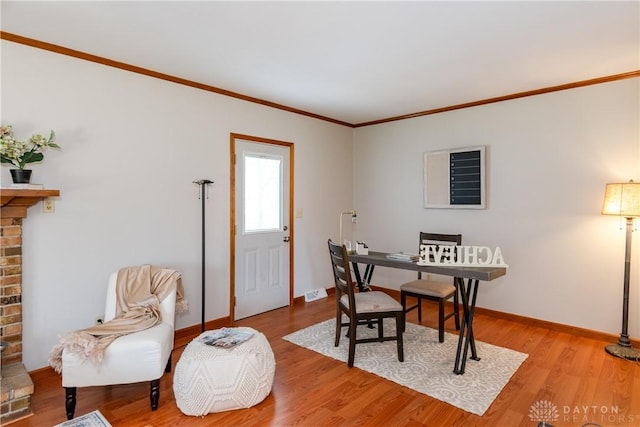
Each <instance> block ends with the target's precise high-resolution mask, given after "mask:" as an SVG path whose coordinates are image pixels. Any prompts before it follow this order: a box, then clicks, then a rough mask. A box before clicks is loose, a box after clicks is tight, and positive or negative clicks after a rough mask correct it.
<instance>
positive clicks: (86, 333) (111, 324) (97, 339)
mask: <svg viewBox="0 0 640 427" xmlns="http://www.w3.org/2000/svg"><path fill="white" fill-rule="evenodd" d="M173 289H175V290H176V312H177V313H183V312H185V311H186V310H187V301H186V299H185V298H184V289H183V286H182V278H181V275H180V273H178V272H177V271H175V270H170V269H166V268H162V267H155V266H151V265H142V266H138V267H126V268H122V269H120V270H119V271H118V278H117V281H116V314H115V317H114V318H113V319H112V320H110V321H108V322H105V323H104V324H102V325H98V326H93V327H90V328H86V329H81V330H78V331H75V332H71V333H68V334H66V335H64V336H63V337H61V338H60V341H59V342H58V344H57V345H56V346H55V347H54V348H53V349H52V350H51V353H50V354H49V365H51V367H52V368H53V369H55V370H56V372H58V373H60V372H61V371H62V351H63V350H65V349H66V350H67V351H71V352H74V353H76V354H78V355H80V356H81V357H83V358H84V359H89V360H91V361H92V362H93V363H94V364H100V363H101V362H102V359H103V356H104V351H105V349H106V348H107V346H108V345H109V344H111V343H112V342H113V341H114V340H115V339H116V338H118V337H120V336H123V335H127V334H130V333H134V332H139V331H142V330H145V329H148V328H151V327H153V326H155V325H157V324H159V323H161V322H162V318H161V315H160V302H161V301H162V300H164V298H165V297H166V296H167V295H169V294H170V293H171V291H172V290H173Z"/></svg>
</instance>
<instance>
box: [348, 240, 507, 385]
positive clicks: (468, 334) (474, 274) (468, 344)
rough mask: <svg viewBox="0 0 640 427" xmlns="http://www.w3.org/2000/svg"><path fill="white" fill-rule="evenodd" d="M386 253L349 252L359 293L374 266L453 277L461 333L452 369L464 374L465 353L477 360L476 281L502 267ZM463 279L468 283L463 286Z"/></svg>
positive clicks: (497, 274) (368, 281) (497, 272)
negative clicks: (459, 264) (433, 262)
mask: <svg viewBox="0 0 640 427" xmlns="http://www.w3.org/2000/svg"><path fill="white" fill-rule="evenodd" d="M387 255H388V253H387V252H369V254H368V255H357V254H352V255H349V262H351V264H352V265H353V272H354V275H355V276H356V281H357V282H358V288H359V290H360V291H361V292H366V291H367V290H369V285H370V284H371V278H372V276H373V269H374V267H375V266H376V265H378V266H381V267H389V268H399V269H401V270H412V271H420V272H422V273H431V274H440V275H443V276H450V277H453V278H454V280H455V281H456V282H457V284H458V289H459V290H460V302H461V303H462V310H463V315H462V323H461V325H460V335H459V337H458V350H457V352H456V361H455V364H454V367H453V372H454V373H455V374H458V375H462V374H464V368H465V366H466V363H467V355H468V353H469V348H471V358H472V359H473V360H480V358H479V357H478V352H477V351H476V343H475V340H474V338H473V314H474V312H475V307H476V297H477V295H478V283H479V282H480V280H483V281H487V282H488V281H491V280H493V279H497V278H498V277H502V276H504V275H505V274H507V269H506V268H505V267H456V266H443V265H418V264H417V263H415V262H409V261H400V260H395V259H389V258H387ZM359 263H360V264H365V265H366V268H365V272H364V275H361V274H360V268H359V267H358V264H359ZM465 279H466V280H467V284H466V287H465V282H464V281H465Z"/></svg>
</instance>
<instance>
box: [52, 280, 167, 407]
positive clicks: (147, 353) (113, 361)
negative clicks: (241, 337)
mask: <svg viewBox="0 0 640 427" xmlns="http://www.w3.org/2000/svg"><path fill="white" fill-rule="evenodd" d="M117 276H118V272H117V271H116V272H114V273H112V274H111V276H110V278H109V284H108V289H107V300H106V304H105V315H104V321H105V322H107V321H109V320H111V319H113V318H114V317H115V314H116V280H117ZM175 310H176V291H175V289H174V290H173V291H172V292H171V293H170V294H169V295H167V296H166V297H165V298H164V300H162V301H161V303H160V314H161V319H162V322H161V323H159V324H157V325H155V326H153V327H151V328H148V329H145V330H142V331H139V332H135V333H131V334H128V335H124V336H121V337H119V338H117V339H115V340H114V341H113V342H112V343H111V344H109V346H108V347H107V348H106V350H105V353H104V359H103V361H102V363H101V364H99V365H94V364H93V363H92V362H90V361H89V360H85V359H83V358H82V357H80V356H78V355H77V354H76V353H73V352H70V351H68V350H66V349H65V350H64V351H63V352H62V386H63V387H64V388H65V395H66V401H65V407H66V412H67V419H72V418H73V415H74V412H75V407H76V388H77V387H91V386H106V385H116V384H130V383H137V382H142V381H149V382H150V393H149V397H150V401H151V410H156V409H157V408H158V401H159V399H160V378H161V377H162V375H163V373H165V372H171V351H172V350H173V340H174V322H175Z"/></svg>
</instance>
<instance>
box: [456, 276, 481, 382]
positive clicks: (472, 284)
mask: <svg viewBox="0 0 640 427" xmlns="http://www.w3.org/2000/svg"><path fill="white" fill-rule="evenodd" d="M455 280H456V281H457V284H458V289H459V290H460V299H461V300H462V301H461V303H462V310H463V315H462V324H461V325H460V336H459V338H458V351H457V353H456V362H455V365H454V367H453V373H455V374H458V375H462V374H464V367H465V365H466V364H467V354H468V352H469V347H471V358H472V359H473V360H480V358H479V357H478V352H477V351H476V341H475V339H474V338H473V314H474V312H475V309H476V296H477V295H478V280H477V279H475V280H474V279H468V280H467V287H466V289H465V286H464V280H463V279H462V278H459V277H456V279H455ZM463 346H464V350H463ZM460 353H462V354H460ZM461 356H462V357H461Z"/></svg>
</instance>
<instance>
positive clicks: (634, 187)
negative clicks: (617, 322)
mask: <svg viewBox="0 0 640 427" xmlns="http://www.w3.org/2000/svg"><path fill="white" fill-rule="evenodd" d="M602 214H603V215H617V216H621V217H625V218H626V220H627V237H626V248H625V253H624V288H623V289H624V293H623V299H622V332H621V333H620V338H619V339H618V343H617V344H610V345H607V346H606V347H605V350H606V351H607V353H609V354H612V355H614V356H617V357H621V358H623V359H629V360H640V351H639V350H637V349H635V348H633V347H631V341H630V340H629V333H628V327H629V278H630V277H629V276H630V274H631V232H632V231H633V218H634V217H640V183H635V182H633V181H629V182H618V183H613V184H607V187H606V190H605V194H604V203H603V205H602Z"/></svg>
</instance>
